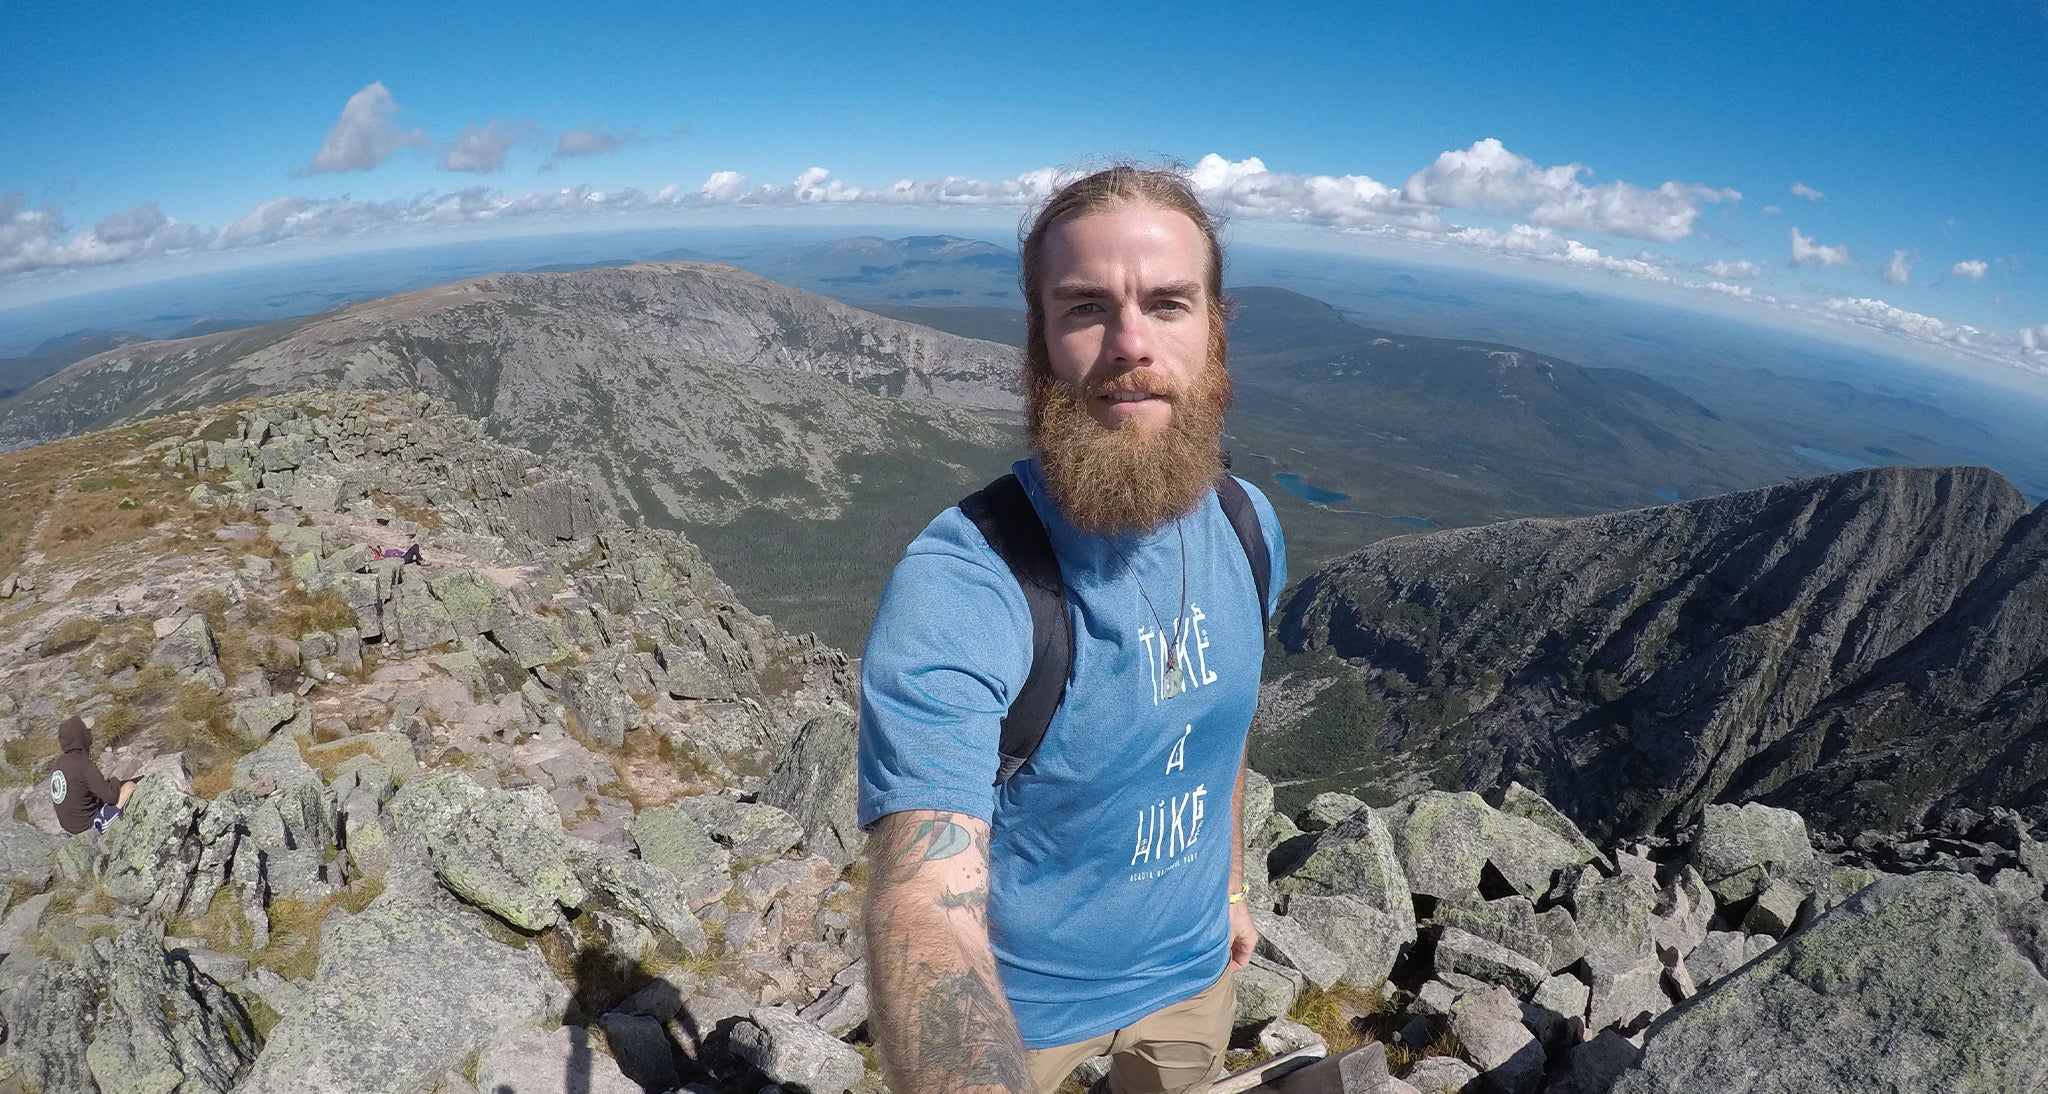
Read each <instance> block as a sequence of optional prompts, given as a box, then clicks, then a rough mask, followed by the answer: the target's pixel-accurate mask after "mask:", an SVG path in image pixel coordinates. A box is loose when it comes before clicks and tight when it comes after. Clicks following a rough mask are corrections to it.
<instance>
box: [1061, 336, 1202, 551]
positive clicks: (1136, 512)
mask: <svg viewBox="0 0 2048 1094" xmlns="http://www.w3.org/2000/svg"><path fill="white" fill-rule="evenodd" d="M1024 373H1025V380H1024V397H1025V411H1026V416H1027V429H1028V435H1029V437H1030V440H1031V446H1032V448H1033V449H1034V450H1035V451H1036V452H1037V454H1038V459H1039V462H1040V464H1041V465H1042V466H1043V467H1044V468H1045V480H1046V485H1047V487H1048V488H1049V489H1050V490H1051V491H1052V496H1053V500H1054V501H1056V502H1058V503H1059V507H1060V512H1062V513H1064V514H1066V517H1067V520H1069V521H1070V522H1072V523H1073V525H1074V526H1075V527H1076V528H1079V529H1081V530H1082V531H1084V532H1096V533H1100V534H1102V535H1121V534H1124V533H1127V532H1149V531H1151V530H1153V529H1155V528H1158V527H1159V526H1160V525H1163V524H1165V523H1166V522H1168V521H1171V520H1174V519H1176V518H1178V517H1184V516H1186V515H1188V514H1189V513H1192V512H1194V510H1195V506H1197V505H1199V504H1200V503H1201V501H1202V498H1203V496H1204V495H1205V494H1207V493H1208V491H1209V488H1210V485H1211V484H1212V483H1214V482H1215V481H1216V478H1217V476H1219V475H1221V474H1222V473H1223V447H1222V443H1223V412H1224V411H1225V410H1227V409H1229V407H1230V373H1229V371H1228V370H1227V369H1225V368H1224V365H1223V340H1222V339H1221V338H1220V337H1217V338H1212V339H1211V340H1210V344H1209V353H1208V360H1207V361H1206V363H1205V364H1204V365H1203V368H1202V371H1201V374H1200V375H1199V376H1197V377H1196V378H1195V379H1194V381H1193V382H1191V383H1189V384H1188V385H1187V386H1186V387H1185V388H1182V389H1179V390H1175V389H1174V388H1172V387H1170V386H1169V385H1168V383H1167V381H1166V380H1165V379H1164V378H1162V377H1160V376H1159V375H1158V374H1156V373H1152V372H1150V371H1147V370H1143V369H1140V370H1138V371H1136V372H1129V373H1121V374H1118V375H1115V376H1111V377H1109V378H1107V379H1105V380H1102V381H1099V382H1097V383H1095V384H1093V385H1090V387H1089V388H1088V390H1086V391H1076V390H1075V389H1073V388H1071V387H1069V386H1067V384H1066V383H1064V382H1063V381H1061V380H1059V379H1057V378H1056V377H1054V376H1053V375H1052V370H1051V369H1050V368H1049V367H1046V366H1045V365H1044V364H1043V363H1041V362H1028V363H1027V364H1026V366H1025V370H1024ZM1131 390H1136V391H1147V392H1152V393H1154V394H1158V395H1163V396H1165V397H1166V398H1167V399H1168V400H1169V402H1170V403H1171V405H1172V408H1173V416H1172V418H1171V419H1170V420H1169V421H1168V422H1167V423H1166V425H1165V427H1164V428H1161V429H1159V430H1158V431H1156V432H1153V433H1149V434H1148V433H1144V432H1141V431H1140V430H1139V429H1138V427H1137V423H1135V422H1127V423H1125V424H1124V425H1122V426H1119V427H1117V428H1110V427H1108V426H1105V425H1103V424H1102V423H1100V422H1098V421H1096V420H1095V416H1094V415H1093V414H1091V413H1089V410H1088V407H1089V405H1090V403H1091V402H1092V401H1093V400H1094V399H1095V398H1096V397H1098V396H1100V395H1102V394H1103V393H1105V392H1109V391H1131Z"/></svg>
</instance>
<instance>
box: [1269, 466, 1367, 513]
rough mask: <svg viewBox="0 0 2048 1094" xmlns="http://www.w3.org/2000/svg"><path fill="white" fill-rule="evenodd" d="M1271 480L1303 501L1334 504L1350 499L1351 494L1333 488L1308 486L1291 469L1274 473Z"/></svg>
mask: <svg viewBox="0 0 2048 1094" xmlns="http://www.w3.org/2000/svg"><path fill="white" fill-rule="evenodd" d="M1273 481H1274V482H1277V483H1279V484H1280V486H1281V488H1282V489H1284V490H1286V491H1287V492H1288V493H1290V494H1293V495H1294V496H1295V497H1297V498H1300V499H1301V500H1303V501H1312V502H1315V503H1316V504H1317V505H1335V504H1336V503H1338V502H1340V501H1350V500H1351V495H1349V494H1339V493H1337V492H1336V491H1335V490H1325V489H1323V488H1322V487H1320V486H1310V485H1309V484H1307V483H1305V482H1303V481H1301V476H1300V475H1297V474H1295V473H1294V472H1292V471H1282V472H1280V473H1279V474H1277V475H1274V476H1273Z"/></svg>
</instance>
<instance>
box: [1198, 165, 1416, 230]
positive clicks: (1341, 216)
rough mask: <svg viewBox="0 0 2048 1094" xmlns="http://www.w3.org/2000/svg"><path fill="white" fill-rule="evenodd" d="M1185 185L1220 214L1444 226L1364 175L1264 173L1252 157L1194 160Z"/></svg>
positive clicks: (1336, 223) (1340, 224)
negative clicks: (1187, 182)
mask: <svg viewBox="0 0 2048 1094" xmlns="http://www.w3.org/2000/svg"><path fill="white" fill-rule="evenodd" d="M1188 181H1189V182H1190V183H1192V184H1193V185H1194V188H1195V191H1196V192H1197V193H1199V194H1201V196H1202V199H1203V201H1204V202H1206V203H1207V204H1208V205H1209V207H1210V208H1211V209H1212V210H1213V211H1215V212H1218V213H1221V214H1223V215H1224V216H1237V217H1246V218H1248V219H1253V220H1279V221H1286V222H1289V223H1293V224H1317V225H1321V226H1323V227H1326V228H1343V229H1353V230H1356V229H1370V228H1375V227H1387V226H1402V227H1408V228H1416V229H1421V230H1423V231H1428V232H1438V231H1443V230H1445V228H1446V227H1447V226H1446V225H1445V224H1444V222H1443V217H1442V216H1441V215H1439V214H1438V213H1437V212H1436V210H1434V209H1432V208H1429V207H1428V206H1426V205H1419V204H1417V203H1415V202H1413V201H1410V200H1408V199H1407V198H1406V197H1405V196H1404V195H1403V194H1402V193H1401V192H1400V191H1399V190H1396V189H1394V188H1393V187H1391V186H1388V185H1386V184H1385V183H1382V182H1379V181H1377V180H1375V179H1372V178H1370V177H1368V176H1365V175H1341V176H1332V175H1289V174H1282V173H1279V172H1275V171H1270V170H1267V168H1266V164H1265V162H1264V161H1262V160H1260V159H1259V158H1258V157H1257V156H1250V157H1247V158H1245V159H1242V160H1238V161H1235V162H1232V161H1230V160H1226V159H1224V158H1223V157H1222V156H1219V155H1216V154H1215V153H1213V152H1212V153H1210V154H1209V155H1206V156H1203V157H1202V158H1201V159H1200V160H1198V161H1196V163H1195V166H1194V169H1193V170H1191V171H1190V172H1189V173H1188Z"/></svg>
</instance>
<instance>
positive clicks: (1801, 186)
mask: <svg viewBox="0 0 2048 1094" xmlns="http://www.w3.org/2000/svg"><path fill="white" fill-rule="evenodd" d="M1792 192H1793V193H1794V194H1796V195H1798V196H1800V197H1803V198H1805V199H1806V200H1808V201H1826V200H1827V199H1828V196H1827V195H1826V194H1823V193H1821V192H1820V191H1819V190H1816V189H1814V188H1813V187H1811V186H1808V185H1806V184H1805V183H1803V182H1795V183H1793V184H1792Z"/></svg>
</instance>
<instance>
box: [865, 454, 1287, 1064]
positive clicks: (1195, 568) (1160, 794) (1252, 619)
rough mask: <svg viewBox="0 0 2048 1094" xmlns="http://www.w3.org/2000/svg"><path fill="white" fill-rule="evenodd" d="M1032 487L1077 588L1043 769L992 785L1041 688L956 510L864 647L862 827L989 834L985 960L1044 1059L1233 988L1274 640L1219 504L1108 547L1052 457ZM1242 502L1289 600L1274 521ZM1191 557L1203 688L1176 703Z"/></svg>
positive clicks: (1194, 642) (1001, 568)
mask: <svg viewBox="0 0 2048 1094" xmlns="http://www.w3.org/2000/svg"><path fill="white" fill-rule="evenodd" d="M1015 471H1016V473H1017V477H1018V478H1019V479H1020V480H1021V481H1022V482H1023V484H1024V488H1025V492H1026V493H1027V494H1028V495H1029V496H1030V498H1031V501H1032V504H1033V506H1034V507H1035V508H1036V509H1037V511H1038V516H1039V519H1040V520H1042V521H1044V523H1045V527H1046V532H1047V534H1048V536H1049V537H1050V538H1051V540H1052V545H1053V551H1054V553H1055V554H1057V555H1058V557H1059V562H1060V571H1061V575H1062V577H1063V578H1064V579H1065V581H1066V585H1067V614H1068V617H1069V618H1070V619H1071V620H1072V621H1073V627H1074V662H1073V669H1072V675H1071V676H1070V677H1069V679H1068V684H1067V690H1066V697H1065V699H1064V701H1063V702H1062V703H1061V704H1060V708H1059V711H1058V712H1057V713H1056V714H1055V715H1054V716H1053V720H1052V724H1051V725H1050V726H1049V727H1048V728H1047V730H1046V735H1045V740H1044V742H1043V743H1041V744H1040V745H1039V748H1038V751H1037V752H1036V753H1035V754H1034V755H1033V756H1032V758H1031V760H1030V761H1029V762H1028V763H1026V764H1025V765H1024V767H1023V768H1022V769H1021V770H1020V771H1019V772H1018V773H1017V774H1016V775H1015V776H1014V777H1012V778H1011V779H1010V780H1009V781H1008V782H1005V783H1004V784H1002V785H1001V786H996V785H994V783H995V774H996V766H997V763H998V758H997V748H998V741H999V740H1000V736H1001V723H1002V718H1003V714H1004V713H1005V712H1006V711H1007V710H1008V709H1009V705H1010V701H1011V698H1012V697H1013V696H1014V695H1015V694H1016V692H1017V689H1019V688H1020V687H1022V686H1023V684H1024V678H1025V676H1026V674H1027V673H1028V672H1029V670H1030V662H1031V616H1030V610H1029V608H1028V607H1026V605H1025V601H1024V594H1023V591H1022V590H1021V589H1019V588H1018V585H1017V581H1016V578H1014V577H1013V576H1011V573H1010V570H1009V567H1008V566H1006V565H1005V564H1004V563H1003V560H1002V559H1001V558H1000V557H999V556H997V555H996V553H995V552H994V551H993V550H991V549H990V548H989V546H988V544H987V542H986V541H985V540H984V539H983V538H982V535H981V532H980V531H979V530H978V529H976V528H975V527H974V524H973V522H972V521H970V520H968V519H967V517H966V516H965V515H963V514H962V513H961V512H960V510H959V509H957V508H954V509H948V510H946V511H945V512H944V513H942V514H940V515H939V517H938V519H936V520H934V521H932V523H931V525H930V526H929V527H927V528H926V529H925V530H924V533H923V534H922V535H920V536H918V537H917V539H916V540H915V541H913V542H912V543H911V545H910V547H909V549H908V550H907V551H906V552H905V553H904V556H903V561H902V562H900V563H898V564H897V566H896V570H895V573H894V574H893V575H891V577H890V579H889V585H888V588H887V590H886V591H884V592H883V594H882V603H881V607H880V608H879V609H878V610H877V611H876V613H875V623H874V626H873V628H872V629H871V630H870V631H869V633H868V643H867V649H866V651H865V653H864V654H863V655H862V661H861V719H860V822H861V824H862V825H863V826H865V825H869V824H872V823H874V822H875V821H876V820H877V819H879V818H881V817H883V816H885V815H887V814H889V813H896V812H901V811H904V810H909V809H937V810H946V811H950V812H955V813H964V814H966V815H968V816H972V817H979V818H981V819H982V820H985V821H987V822H989V825H990V830H991V833H992V836H991V842H990V848H989V858H990V861H989V902H988V919H989V941H990V945H991V948H992V949H993V950H994V953H995V959H996V965H997V968H998V970H999V971H1000V974H1001V976H1002V983H1003V991H1004V994H1005V995H1007V996H1008V997H1009V1001H1010V1009H1011V1011H1012V1013H1014V1014H1015V1015H1016V1017H1017V1025H1018V1028H1019V1030H1020V1031H1021V1032H1022V1034H1023V1037H1024V1043H1025V1044H1026V1045H1027V1046H1029V1047H1031V1048H1049V1047H1052V1046H1054V1045H1063V1044H1069V1043H1072V1042H1074V1041H1079V1040H1083V1039H1086V1038H1089V1037H1094V1036H1097V1035H1099V1034H1102V1033H1106V1032H1109V1031H1111V1030H1115V1029H1121V1028H1123V1027H1124V1026H1127V1025H1129V1024H1131V1023H1132V1022H1133V1021H1136V1020H1137V1019H1138V1018H1141V1017H1143V1016H1145V1015H1147V1014H1150V1013H1152V1012H1153V1011H1155V1010H1158V1009H1159V1008H1160V1007H1163V1006H1167V1005H1170V1004H1172V1003H1175V1002H1179V1001H1180V1000H1182V999H1186V998H1188V997H1189V996H1192V995H1194V994H1195V993H1197V992H1199V991H1201V990H1202V989H1203V988H1206V987H1208V986H1209V985H1210V984H1211V983H1214V982H1215V979H1216V977H1217V976H1219V975H1221V973H1222V971H1223V965H1224V962H1225V961H1226V959H1227V957H1228V944H1229V938H1230V926H1229V914H1228V903H1227V900H1228V887H1229V877H1230V839H1231V831H1232V826H1233V825H1235V824H1236V818H1235V817H1233V816H1232V814H1231V796H1232V793H1233V791H1234V790H1235V789H1236V785H1237V774H1238V767H1239V764H1240V763H1241V762H1242V760H1243V755H1244V746H1245V731H1246V729H1247V727H1249V725H1250V724H1251V718H1252V710H1253V708H1254V707H1255V706H1256V705H1257V700H1258V687H1259V670H1260V666H1261V663H1262V661H1263V659H1264V654H1265V630H1264V624H1263V620H1262V617H1261V613H1260V610H1259V604H1258V602H1257V601H1258V594H1257V591H1256V588H1255V586H1254V584H1253V581H1252V574H1251V567H1250V565H1249V563H1248V562H1247V561H1246V559H1245V555H1244V549H1243V547H1242V546H1241V545H1240V544H1239V543H1238V540H1237V536H1236V533H1235V532H1233V531H1232V530H1231V527H1230V521H1229V519H1228V518H1227V517H1225V516H1224V514H1223V507H1222V504H1221V503H1220V502H1219V501H1217V499H1216V497H1215V495H1214V494H1213V493H1212V494H1211V495H1210V496H1209V498H1208V499H1207V500H1205V501H1204V502H1203V503H1202V505H1201V506H1200V507H1199V508H1198V509H1197V510H1196V511H1195V512H1194V513H1193V514H1191V515H1190V516H1188V517H1187V518H1185V519H1183V520H1181V521H1179V522H1178V523H1177V525H1176V524H1168V525H1166V526H1165V527H1163V528H1160V529H1158V530H1156V531H1154V532H1151V533H1148V534H1145V535H1128V536H1123V537H1120V538H1118V539H1116V540H1115V541H1114V543H1112V541H1111V540H1109V539H1107V538H1104V537H1102V536H1097V535H1089V534H1084V533H1082V532H1080V531H1079V530H1077V529H1076V528H1074V526H1073V525H1072V524H1069V523H1068V522H1067V520H1066V518H1065V517H1064V516H1062V515H1061V514H1060V512H1059V509H1058V507H1057V506H1055V505H1054V504H1053V502H1052V501H1051V499H1050V498H1049V497H1048V496H1047V494H1046V490H1045V485H1044V479H1043V477H1042V475H1041V473H1040V471H1039V469H1038V466H1037V464H1036V463H1035V462H1034V461H1023V462H1019V463H1018V464H1017V465H1016V467H1015ZM1246 493H1247V494H1249V495H1250V497H1251V499H1252V505H1253V508H1254V509H1255V510H1256V512H1257V513H1258V516H1259V523H1260V525H1261V527H1262V528H1263V529H1264V531H1265V535H1266V544H1267V550H1268V552H1269V553H1270V554H1271V556H1272V567H1273V573H1272V582H1271V596H1272V598H1273V600H1274V601H1275V602H1276V603H1277V601H1278V597H1279V590H1280V588H1281V586H1282V585H1284V584H1286V580H1287V571H1286V560H1285V556H1284V548H1283V545H1282V541H1281V537H1280V526H1279V522H1278V520H1277V519H1276V518H1275V517H1274V514H1273V508H1272V505H1271V504H1270V503H1268V502H1267V501H1266V498H1265V496H1264V495H1263V494H1261V493H1259V491H1258V490H1257V489H1255V488H1252V487H1250V486H1249V485H1247V487H1246ZM1183 536H1184V537H1185V541H1186V550H1185V553H1184V554H1183V551H1182V547H1181V544H1182V537H1183ZM1119 552H1120V553H1119ZM1183 558H1185V576H1186V582H1187V606H1186V611H1185V612H1184V613H1183V614H1182V615H1181V617H1180V621H1179V627H1178V632H1179V642H1178V644H1177V645H1176V647H1175V648H1176V657H1175V661H1176V663H1177V664H1178V665H1179V666H1180V676H1181V678H1182V680H1183V681H1184V688H1185V690H1184V691H1182V692H1181V693H1180V694H1178V695H1171V696H1169V695H1167V694H1166V691H1167V690H1170V689H1166V688H1163V687H1162V685H1163V684H1164V683H1165V681H1166V677H1167V673H1166V665H1165V653H1166V648H1167V644H1168V643H1169V642H1171V641H1173V637H1172V636H1173V635H1174V633H1175V630H1176V628H1175V621H1174V615H1175V612H1176V611H1177V610H1178V609H1179V608H1180V607H1181V581H1182V576H1183ZM1141 589H1142V591H1141ZM1148 597H1149V600H1148ZM1162 627H1163V628H1164V630H1165V632H1166V633H1165V634H1164V635H1162V634H1161V629H1162Z"/></svg>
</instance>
